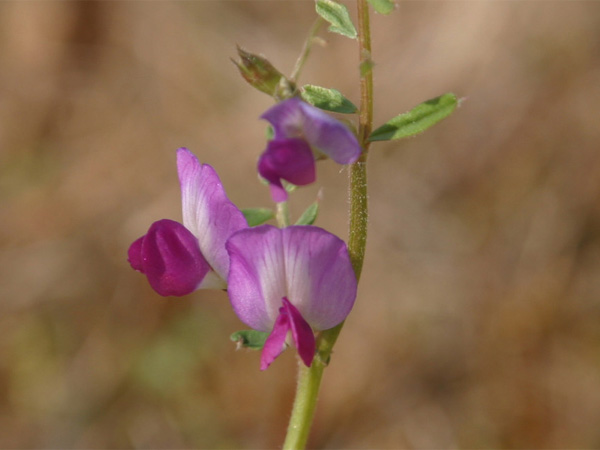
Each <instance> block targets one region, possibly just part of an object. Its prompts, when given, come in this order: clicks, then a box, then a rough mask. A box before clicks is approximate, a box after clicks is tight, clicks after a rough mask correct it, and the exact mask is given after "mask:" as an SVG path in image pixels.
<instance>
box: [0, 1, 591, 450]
mask: <svg viewBox="0 0 600 450" xmlns="http://www.w3.org/2000/svg"><path fill="white" fill-rule="evenodd" d="M348 6H349V7H350V9H351V11H352V14H354V7H353V6H354V4H353V3H351V2H350V3H348ZM313 19H314V8H313V3H312V2H311V1H287V0H280V1H192V2H158V1H157V2H131V1H121V2H42V1H27V2H24V1H21V2H10V1H9V2H2V3H0V67H1V69H2V70H1V71H0V205H1V207H0V242H1V247H0V299H1V302H0V330H1V333H2V337H1V339H0V447H2V448H274V447H277V446H278V445H280V443H281V441H282V438H283V434H284V431H285V426H286V422H287V418H288V414H289V408H290V402H291V398H292V394H293V388H294V386H293V384H294V377H295V358H294V355H293V352H286V354H284V355H283V356H282V357H281V358H280V359H279V360H278V361H277V362H276V364H274V365H273V366H272V367H271V368H270V369H269V370H268V371H266V372H265V373H260V372H259V370H258V355H257V354H256V353H252V352H243V351H242V352H235V351H234V346H233V345H232V344H231V343H230V342H229V341H228V336H229V334H230V333H231V332H233V331H235V330H237V329H240V328H241V327H242V326H241V324H240V322H239V321H238V319H237V318H236V317H235V316H234V315H233V314H232V312H231V311H230V308H229V305H228V301H227V298H226V295H225V294H224V293H222V292H198V293H195V294H193V295H190V296H188V298H182V299H164V298H160V297H158V296H157V295H156V294H155V293H154V292H153V291H152V290H151V289H150V288H149V286H148V285H147V282H146V281H145V279H144V277H143V276H141V275H139V274H137V273H135V272H134V271H132V270H131V269H130V268H129V266H128V264H127V262H126V250H127V247H128V245H129V243H130V242H131V241H132V240H133V239H135V238H137V237H138V236H139V235H141V234H142V233H144V232H145V230H146V229H147V227H148V226H149V224H150V223H151V222H152V221H154V220H157V219H160V218H164V217H168V218H174V219H178V218H179V217H180V200H179V188H178V184H177V174H176V170H175V160H174V158H175V154H174V150H175V149H176V148H177V147H180V146H187V147H189V148H190V149H192V150H193V151H194V152H196V154H197V155H198V156H199V157H200V159H201V160H202V161H203V162H208V163H210V164H212V165H213V166H214V167H216V169H217V170H218V171H219V173H220V174H221V177H222V179H223V182H224V184H225V186H226V189H227V191H228V193H229V195H230V197H231V198H232V199H233V200H234V201H235V202H236V204H238V205H239V206H241V207H250V206H257V205H268V204H269V197H268V193H267V191H266V189H265V188H264V187H263V186H261V185H260V184H259V183H258V182H257V181H256V176H255V169H254V168H255V162H256V159H257V156H258V154H259V152H260V151H261V150H262V148H263V146H264V123H261V122H260V121H259V120H258V116H259V115H260V114H261V113H262V112H263V111H264V110H265V109H266V108H267V107H268V106H269V105H270V104H271V102H270V99H269V98H267V97H266V96H264V95H262V94H261V93H259V92H256V91H253V90H252V89H250V88H249V87H247V86H246V85H244V82H243V81H242V80H241V78H240V77H239V76H238V74H237V73H236V69H235V67H234V66H233V65H232V64H231V62H230V61H229V57H231V56H233V55H234V53H235V44H236V43H237V44H240V45H243V46H244V47H245V48H247V49H249V50H251V51H255V52H262V53H264V54H266V55H267V56H268V57H269V58H270V59H271V60H272V61H273V62H274V63H275V64H276V65H277V66H278V67H280V68H281V69H282V70H284V71H286V72H288V73H289V71H290V70H291V68H292V66H293V63H294V60H295V58H296V55H297V53H298V51H299V49H300V47H301V45H302V42H303V39H304V35H305V33H306V31H307V30H308V28H309V27H310V25H311V23H312V21H313ZM324 36H325V35H324ZM325 37H326V40H327V45H326V46H324V47H317V48H315V50H314V52H313V55H312V57H311V59H310V61H309V63H308V65H307V67H306V70H305V72H304V75H303V79H302V80H301V81H303V82H307V83H308V82H310V83H315V84H320V85H324V86H330V87H336V88H338V89H339V90H341V91H342V92H344V93H345V94H346V95H347V96H348V97H350V98H351V99H352V100H354V101H357V100H358V88H357V81H358V74H357V69H356V64H357V62H356V61H357V55H356V49H355V43H354V42H351V41H350V40H347V39H344V38H342V37H339V36H336V35H327V36H325ZM373 42H374V45H373V46H374V59H375V62H376V67H375V70H376V72H375V81H376V98H375V101H376V113H375V117H376V123H381V122H383V121H384V120H386V119H387V118H389V117H391V116H393V115H395V114H397V113H399V112H403V111H405V110H407V109H409V108H410V107H412V106H414V105H415V104H416V103H418V102H420V101H422V100H425V99H427V98H430V97H434V96H436V95H439V94H441V93H444V92H447V91H453V92H455V93H456V94H458V95H459V96H462V97H466V98H467V100H466V101H465V102H464V104H463V105H462V107H461V108H460V109H459V111H458V112H457V113H455V114H454V115H453V116H452V117H451V118H450V119H448V120H446V121H445V122H443V123H441V124H439V125H437V126H436V127H434V128H433V129H432V130H430V131H428V132H427V133H426V134H424V135H422V136H419V137H417V138H414V139H410V140H407V141H401V142H394V143H386V144H378V145H376V146H374V147H373V150H372V153H371V156H370V168H369V176H370V181H371V188H370V201H371V219H370V226H371V228H370V236H369V242H368V249H367V261H366V265H365V270H364V275H363V279H362V283H361V287H360V296H359V301H358V303H357V306H356V307H355V310H354V311H353V313H352V314H351V316H350V317H349V319H348V321H347V324H346V327H345V329H344V331H343V334H342V336H341V339H340V342H339V345H338V346H337V349H336V353H335V355H334V358H333V360H332V364H331V366H330V368H329V369H328V370H327V372H326V375H325V380H324V386H323V392H322V395H321V397H320V404H319V410H318V414H317V421H316V424H315V427H314V430H313V435H312V438H311V442H310V445H311V447H315V448H598V447H600V427H599V426H598V424H600V153H599V150H600V147H599V143H600V126H599V110H598V105H599V104H600V3H598V2H585V1H581V2H579V1H563V2H560V1H556V2H552V1H547V2H541V1H540V2H538V1H515V2H500V1H495V2H494V1H490V2H487V1H445V2H444V1H407V2H404V1H402V2H400V5H399V8H398V11H396V12H395V13H394V14H393V15H391V16H389V17H382V16H374V17H373ZM318 170H319V183H318V185H317V186H313V187H310V188H307V189H304V190H302V191H301V192H300V193H299V194H298V195H297V196H295V198H294V199H293V205H292V207H293V208H294V211H295V212H296V213H298V212H299V211H301V209H302V208H303V207H304V206H305V205H307V204H308V203H309V202H310V201H311V200H312V198H313V197H314V195H315V193H316V191H317V189H318V188H319V187H320V186H323V187H324V201H323V208H322V214H321V216H320V218H319V222H318V223H319V224H320V225H321V226H324V227H326V228H329V229H330V230H332V231H334V232H336V233H337V234H339V235H341V236H343V237H345V236H346V233H347V232H346V223H345V209H346V200H345V181H346V173H345V171H344V170H340V168H339V167H338V166H335V165H334V164H331V163H328V162H325V163H320V165H319V168H318Z"/></svg>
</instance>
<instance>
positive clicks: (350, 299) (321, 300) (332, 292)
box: [281, 226, 357, 330]
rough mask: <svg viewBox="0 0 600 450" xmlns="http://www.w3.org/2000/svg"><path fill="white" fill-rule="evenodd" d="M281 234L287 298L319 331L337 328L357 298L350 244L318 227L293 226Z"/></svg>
mask: <svg viewBox="0 0 600 450" xmlns="http://www.w3.org/2000/svg"><path fill="white" fill-rule="evenodd" d="M281 233H282V235H283V247H284V255H285V257H284V258H285V267H286V270H285V271H286V277H287V280H286V284H287V290H288V295H287V298H289V299H290V301H291V302H292V303H293V304H294V306H296V308H298V310H299V311H300V313H301V314H302V317H304V319H305V320H306V321H307V322H308V323H309V324H310V325H311V327H313V328H314V329H315V330H326V329H328V328H332V327H334V326H336V325H337V324H339V323H340V322H342V321H343V320H344V319H345V318H346V316H347V315H348V314H349V313H350V310H351V309H352V306H353V305H354V300H355V299H356V289H357V282H356V276H355V275H354V270H353V269H352V264H351V263H350V256H349V255H348V250H347V248H346V244H345V243H344V241H342V240H341V239H340V238H338V237H337V236H335V235H333V234H331V233H329V232H327V231H325V230H323V229H322V228H319V227H315V226H291V227H287V228H284V229H282V230H281Z"/></svg>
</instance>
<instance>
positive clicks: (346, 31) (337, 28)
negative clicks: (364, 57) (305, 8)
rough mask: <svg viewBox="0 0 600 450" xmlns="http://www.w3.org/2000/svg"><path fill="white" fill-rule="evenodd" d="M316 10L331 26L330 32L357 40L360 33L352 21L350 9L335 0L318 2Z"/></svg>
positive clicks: (320, 0)
mask: <svg viewBox="0 0 600 450" xmlns="http://www.w3.org/2000/svg"><path fill="white" fill-rule="evenodd" d="M315 9H316V11H317V14H318V15H320V16H321V17H322V18H323V19H325V20H326V21H327V22H329V23H330V24H331V26H330V27H329V31H331V32H332V33H338V34H341V35H343V36H346V37H349V38H350V39H356V38H357V36H358V33H357V32H356V28H355V27H354V24H353V23H352V19H350V14H348V9H347V8H346V7H345V6H344V5H341V4H340V3H337V2H334V1H333V0H317V2H316V5H315Z"/></svg>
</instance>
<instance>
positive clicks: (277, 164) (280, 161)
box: [258, 98, 362, 202]
mask: <svg viewBox="0 0 600 450" xmlns="http://www.w3.org/2000/svg"><path fill="white" fill-rule="evenodd" d="M261 118H263V119H265V120H267V121H268V122H270V123H271V125H272V126H273V131H274V136H273V139H272V140H271V141H269V143H268V144H267V149H266V150H265V152H264V153H263V154H262V155H261V157H260V159H259V160H258V172H259V173H260V175H261V176H262V177H263V178H265V179H266V180H267V181H268V182H269V184H270V186H271V195H272V197H273V200H275V201H276V202H282V201H285V200H286V199H287V192H286V191H285V189H284V188H283V184H282V180H285V181H288V182H290V183H292V184H295V185H298V186H305V185H307V184H310V183H312V182H313V181H315V156H317V157H321V156H323V155H325V156H327V157H329V158H331V159H333V160H334V161H335V162H337V163H338V164H350V163H353V162H355V161H356V160H357V159H358V157H359V156H360V153H361V151H362V150H361V147H360V145H359V143H358V140H357V139H356V136H354V134H353V133H352V131H351V130H350V129H349V128H348V127H346V126H345V125H344V124H343V123H341V122H340V121H338V120H336V119H334V118H333V117H331V116H329V115H328V114H326V113H325V112H323V111H321V110H320V109H318V108H315V107H314V106H312V105H309V104H308V103H305V102H303V101H302V100H300V99H299V98H290V99H288V100H284V101H283V102H280V103H278V104H276V105H275V106H273V107H271V108H270V109H269V110H267V111H266V112H265V113H264V114H263V115H262V116H261Z"/></svg>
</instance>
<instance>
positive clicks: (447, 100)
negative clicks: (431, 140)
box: [369, 93, 458, 142]
mask: <svg viewBox="0 0 600 450" xmlns="http://www.w3.org/2000/svg"><path fill="white" fill-rule="evenodd" d="M457 105H458V100H457V99H456V96H455V95H454V94H451V93H448V94H444V95H441V96H439V97H436V98H432V99H431V100H427V101H426V102H423V103H421V104H420V105H418V106H416V107H415V108H413V109H411V110H410V111H408V112H406V113H404V114H400V115H399V116H396V117H394V118H393V119H391V120H389V121H388V122H386V123H385V124H384V125H382V126H380V127H379V128H377V129H376V130H375V131H373V132H372V133H371V135H370V136H369V141H371V142H372V141H390V140H395V139H401V138H405V137H408V136H413V135H415V134H418V133H422V132H423V131H425V130H426V129H428V128H429V127H431V126H433V125H435V124H436V123H438V122H439V121H440V120H442V119H445V118H446V117H448V116H449V115H450V114H451V113H452V111H454V110H455V109H456V106H457Z"/></svg>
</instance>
